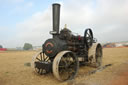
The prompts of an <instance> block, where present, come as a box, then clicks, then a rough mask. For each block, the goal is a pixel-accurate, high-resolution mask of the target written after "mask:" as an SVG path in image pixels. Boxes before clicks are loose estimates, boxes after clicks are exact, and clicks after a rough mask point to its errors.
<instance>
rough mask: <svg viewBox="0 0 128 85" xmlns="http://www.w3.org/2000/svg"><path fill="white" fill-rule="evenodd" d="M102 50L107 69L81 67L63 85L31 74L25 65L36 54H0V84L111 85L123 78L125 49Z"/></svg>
mask: <svg viewBox="0 0 128 85" xmlns="http://www.w3.org/2000/svg"><path fill="white" fill-rule="evenodd" d="M103 51H104V52H103V53H104V56H103V65H102V66H105V65H108V64H112V65H111V66H108V67H106V68H105V69H102V70H96V69H95V68H91V67H88V66H82V67H80V69H79V73H78V75H77V76H76V78H75V79H74V80H72V81H67V82H59V81H58V80H56V79H55V77H54V76H53V75H52V74H47V75H43V76H40V75H37V74H35V73H34V72H33V71H32V69H31V68H30V65H29V64H28V62H31V59H32V56H33V55H34V54H35V53H36V51H19V52H17V51H16V52H15V51H14V52H0V85H115V84H114V83H113V82H115V83H116V81H115V79H116V78H119V75H124V74H123V72H124V71H125V70H124V68H126V66H127V65H126V62H128V48H105V49H103ZM26 63H27V64H26ZM26 65H27V66H26ZM90 74H91V75H90ZM125 74H126V73H125ZM124 85H125V84H124ZM127 85H128V84H127Z"/></svg>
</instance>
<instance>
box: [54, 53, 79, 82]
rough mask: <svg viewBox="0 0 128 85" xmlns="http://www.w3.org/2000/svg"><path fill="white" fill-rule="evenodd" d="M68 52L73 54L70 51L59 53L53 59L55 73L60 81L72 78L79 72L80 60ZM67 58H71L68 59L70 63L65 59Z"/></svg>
mask: <svg viewBox="0 0 128 85" xmlns="http://www.w3.org/2000/svg"><path fill="white" fill-rule="evenodd" d="M68 53H69V54H70V53H71V54H72V52H70V51H66V52H64V51H63V52H61V53H59V55H57V56H56V58H55V59H54V61H53V74H54V76H55V77H56V78H57V79H58V80H60V81H66V80H71V79H73V78H74V77H75V76H76V74H77V72H78V68H79V62H78V59H77V57H74V56H72V58H71V56H70V57H69V56H67V54H68ZM60 55H61V56H60ZM73 55H74V54H73ZM73 57H74V58H73ZM67 58H69V60H68V61H70V64H69V62H67V61H66V60H65V59H67ZM71 59H73V64H72V63H71V61H72V60H71Z"/></svg>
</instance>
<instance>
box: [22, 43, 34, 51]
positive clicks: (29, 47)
mask: <svg viewBox="0 0 128 85" xmlns="http://www.w3.org/2000/svg"><path fill="white" fill-rule="evenodd" d="M23 49H24V50H32V49H33V46H32V44H30V43H25V44H24V47H23Z"/></svg>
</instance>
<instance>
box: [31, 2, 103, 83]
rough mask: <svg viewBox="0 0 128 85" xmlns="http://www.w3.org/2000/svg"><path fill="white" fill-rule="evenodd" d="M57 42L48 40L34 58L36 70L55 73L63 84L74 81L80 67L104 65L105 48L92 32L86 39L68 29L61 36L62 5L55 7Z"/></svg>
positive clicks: (54, 32) (54, 36) (55, 34)
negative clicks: (103, 49)
mask: <svg viewBox="0 0 128 85" xmlns="http://www.w3.org/2000/svg"><path fill="white" fill-rule="evenodd" d="M52 6H53V31H51V32H50V34H52V35H53V38H51V39H47V40H46V41H45V43H44V44H43V45H42V51H41V52H39V53H37V54H36V55H35V56H34V57H33V61H32V67H33V68H34V70H35V71H36V72H37V73H38V74H40V75H42V74H47V73H49V72H52V73H53V74H54V76H55V77H56V78H57V79H58V80H60V81H66V80H70V79H73V78H74V77H75V76H76V74H77V72H78V69H79V66H80V65H86V64H89V65H91V66H95V67H99V66H101V61H102V46H101V44H100V43H96V40H95V39H94V38H93V32H92V30H91V29H86V30H85V32H84V36H75V35H73V34H72V32H71V31H70V30H69V29H68V28H67V27H66V26H65V27H64V28H63V29H62V30H61V31H60V32H59V18H60V4H57V3H55V4H53V5H52Z"/></svg>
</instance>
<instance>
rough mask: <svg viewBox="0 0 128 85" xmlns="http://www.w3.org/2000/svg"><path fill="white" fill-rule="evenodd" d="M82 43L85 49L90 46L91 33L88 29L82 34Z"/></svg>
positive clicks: (91, 41) (91, 40)
mask: <svg viewBox="0 0 128 85" xmlns="http://www.w3.org/2000/svg"><path fill="white" fill-rule="evenodd" d="M84 43H85V45H86V46H87V48H89V47H91V46H92V43H93V32H92V30H91V29H90V28H88V29H86V30H85V32H84Z"/></svg>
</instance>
